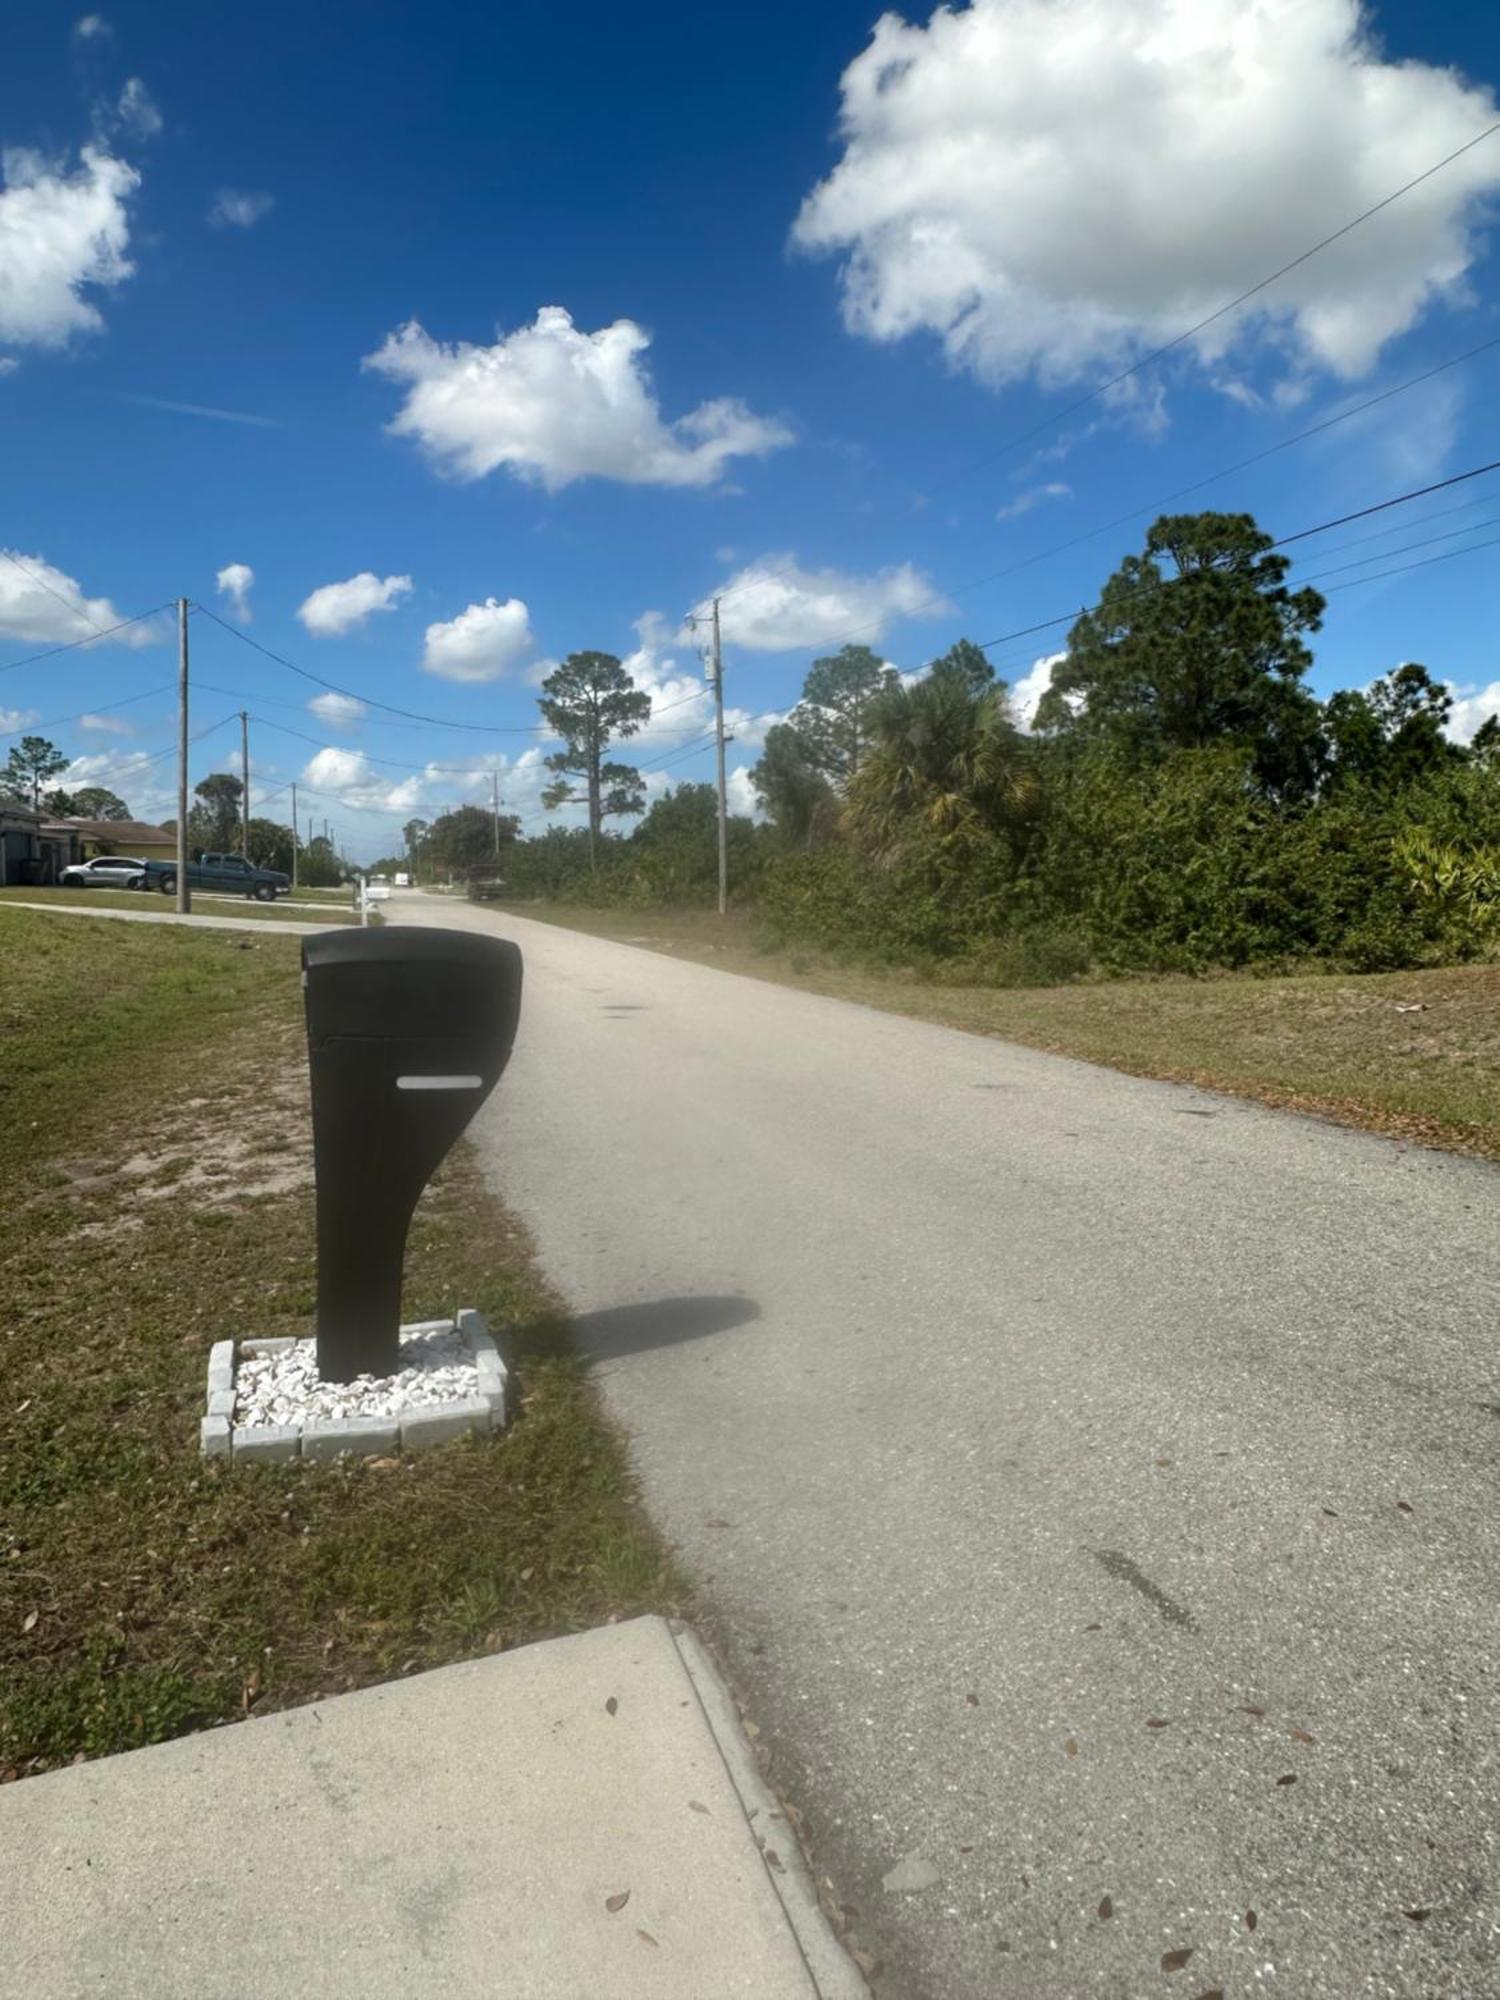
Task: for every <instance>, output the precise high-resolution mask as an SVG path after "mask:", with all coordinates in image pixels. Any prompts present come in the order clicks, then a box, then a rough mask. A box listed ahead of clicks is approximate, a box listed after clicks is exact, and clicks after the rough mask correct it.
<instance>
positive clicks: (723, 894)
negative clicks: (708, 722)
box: [713, 597, 729, 917]
mask: <svg viewBox="0 0 1500 2000" xmlns="http://www.w3.org/2000/svg"><path fill="white" fill-rule="evenodd" d="M713 663H714V749H715V753H716V755H717V757H718V766H719V915H720V916H721V917H722V916H724V915H725V914H726V912H727V911H728V908H729V807H728V798H727V794H726V791H725V786H724V652H723V648H722V646H721V645H720V642H719V600H718V598H717V597H716V598H715V599H714V653H713Z"/></svg>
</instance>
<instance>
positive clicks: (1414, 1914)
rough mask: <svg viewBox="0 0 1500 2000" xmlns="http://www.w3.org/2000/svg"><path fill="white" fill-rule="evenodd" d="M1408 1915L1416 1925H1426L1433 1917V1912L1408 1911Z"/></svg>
mask: <svg viewBox="0 0 1500 2000" xmlns="http://www.w3.org/2000/svg"><path fill="white" fill-rule="evenodd" d="M1406 1914H1407V1916H1408V1917H1410V1919H1411V1921H1412V1922H1413V1923H1414V1924H1425V1923H1426V1921H1427V1919H1428V1918H1429V1917H1430V1916H1431V1915H1432V1912H1431V1910H1408V1911H1407V1913H1406Z"/></svg>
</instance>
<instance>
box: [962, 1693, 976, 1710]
mask: <svg viewBox="0 0 1500 2000" xmlns="http://www.w3.org/2000/svg"><path fill="white" fill-rule="evenodd" d="M964 1702H965V1705H966V1706H967V1707H969V1708H978V1706H979V1697H978V1695H977V1694H966V1695H965V1696H964Z"/></svg>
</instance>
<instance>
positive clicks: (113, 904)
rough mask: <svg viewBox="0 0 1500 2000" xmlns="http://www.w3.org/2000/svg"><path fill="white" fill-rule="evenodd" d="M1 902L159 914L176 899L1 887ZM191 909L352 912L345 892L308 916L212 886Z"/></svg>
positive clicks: (336, 917) (341, 920)
mask: <svg viewBox="0 0 1500 2000" xmlns="http://www.w3.org/2000/svg"><path fill="white" fill-rule="evenodd" d="M0 903H64V904H67V905H69V906H70V907H71V908H74V909H82V910H148V911H153V912H155V913H156V914H158V915H160V914H162V913H163V912H165V913H170V912H172V911H173V910H175V909H176V907H177V905H176V900H175V898H174V897H171V896H164V895H162V893H161V891H160V890H159V889H158V890H151V889H146V890H142V889H0ZM193 909H194V910H195V911H196V912H197V913H198V914H199V915H201V916H208V917H232V916H246V917H253V918H254V919H255V920H256V921H257V922H258V921H259V920H260V919H262V918H264V919H265V920H266V921H267V922H270V923H275V922H278V921H281V922H291V923H330V924H352V923H353V922H354V921H355V917H354V912H353V911H352V910H351V909H350V907H349V898H348V895H347V894H345V896H344V898H343V903H342V905H341V906H338V905H334V904H332V903H330V905H329V909H328V914H327V916H326V917H324V916H316V917H312V916H309V914H308V912H307V911H306V910H289V909H287V908H286V907H285V905H284V904H282V903H258V902H256V901H255V900H254V899H253V898H251V897H248V896H221V895H219V894H217V893H216V892H214V891H212V890H207V889H204V890H195V891H194V893H193Z"/></svg>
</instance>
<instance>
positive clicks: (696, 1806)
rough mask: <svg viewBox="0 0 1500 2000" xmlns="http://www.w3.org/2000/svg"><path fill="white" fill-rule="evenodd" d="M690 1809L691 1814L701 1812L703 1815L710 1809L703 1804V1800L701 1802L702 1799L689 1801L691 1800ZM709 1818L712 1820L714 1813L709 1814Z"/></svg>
mask: <svg viewBox="0 0 1500 2000" xmlns="http://www.w3.org/2000/svg"><path fill="white" fill-rule="evenodd" d="M688 1809H689V1811H691V1812H701V1813H708V1807H707V1806H706V1805H704V1804H703V1802H702V1800H701V1799H689V1800H688ZM708 1816H709V1818H710V1819H712V1817H713V1814H712V1813H709V1814H708Z"/></svg>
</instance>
